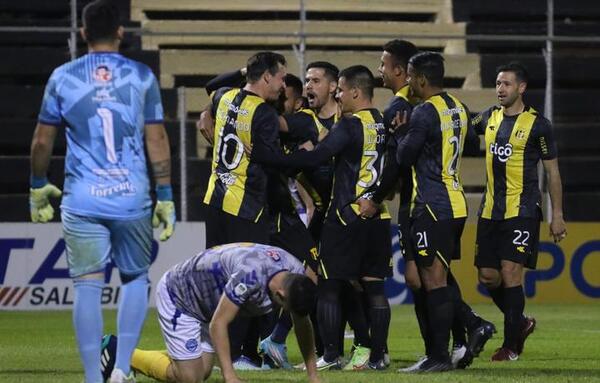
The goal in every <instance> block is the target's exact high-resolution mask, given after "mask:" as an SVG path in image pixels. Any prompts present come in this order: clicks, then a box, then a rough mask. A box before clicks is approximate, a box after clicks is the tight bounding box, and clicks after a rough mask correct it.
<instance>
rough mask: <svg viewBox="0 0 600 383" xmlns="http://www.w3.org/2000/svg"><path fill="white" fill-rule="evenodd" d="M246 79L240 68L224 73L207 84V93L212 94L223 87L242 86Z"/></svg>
mask: <svg viewBox="0 0 600 383" xmlns="http://www.w3.org/2000/svg"><path fill="white" fill-rule="evenodd" d="M245 81H246V77H245V76H244V75H243V74H242V72H241V71H239V70H236V71H234V72H227V73H223V74H220V75H218V76H217V77H215V78H213V79H212V80H210V81H209V82H208V83H207V84H206V93H208V95H209V96H210V95H211V94H212V92H214V91H216V90H217V89H219V88H223V87H231V88H242V86H243V83H244V82H245Z"/></svg>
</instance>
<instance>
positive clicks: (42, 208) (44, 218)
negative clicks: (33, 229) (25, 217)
mask: <svg viewBox="0 0 600 383" xmlns="http://www.w3.org/2000/svg"><path fill="white" fill-rule="evenodd" d="M61 195H62V192H61V191H60V189H59V188H57V187H56V186H54V185H52V184H50V183H47V184H46V185H44V186H42V187H41V188H35V189H34V188H30V189H29V210H30V213H31V221H33V222H40V223H46V222H48V221H50V220H51V219H52V218H53V217H54V208H53V207H52V205H50V202H49V201H48V197H53V198H58V197H60V196H61Z"/></svg>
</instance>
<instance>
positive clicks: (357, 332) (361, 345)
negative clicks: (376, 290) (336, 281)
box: [340, 280, 371, 370]
mask: <svg viewBox="0 0 600 383" xmlns="http://www.w3.org/2000/svg"><path fill="white" fill-rule="evenodd" d="M341 300H342V312H343V314H344V316H345V319H346V320H347V321H348V325H350V327H351V328H352V331H353V332H354V345H353V346H354V347H353V350H352V357H351V358H350V361H349V362H348V363H347V364H346V366H344V370H361V369H364V368H366V367H367V362H368V361H369V354H370V352H371V337H370V335H369V323H368V321H367V316H366V312H365V306H364V304H363V287H362V286H361V285H360V282H358V281H356V280H353V281H344V287H343V288H342V293H341ZM345 323H346V321H345V320H342V321H341V322H340V330H341V332H342V334H341V335H340V343H343V342H344V335H343V333H344V332H345V327H346V326H345ZM342 353H343V347H340V355H342Z"/></svg>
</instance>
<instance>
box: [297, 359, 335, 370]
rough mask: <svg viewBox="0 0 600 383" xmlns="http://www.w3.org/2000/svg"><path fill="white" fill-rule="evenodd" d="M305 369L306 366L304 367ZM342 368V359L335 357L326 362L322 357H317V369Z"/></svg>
mask: <svg viewBox="0 0 600 383" xmlns="http://www.w3.org/2000/svg"><path fill="white" fill-rule="evenodd" d="M304 368H305V369H306V367H304ZM341 369H342V361H341V360H340V358H335V360H333V361H332V362H327V361H326V360H325V358H324V357H320V358H319V359H317V370H318V371H325V370H341Z"/></svg>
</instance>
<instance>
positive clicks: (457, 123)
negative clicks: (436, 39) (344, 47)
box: [397, 52, 477, 372]
mask: <svg viewBox="0 0 600 383" xmlns="http://www.w3.org/2000/svg"><path fill="white" fill-rule="evenodd" d="M407 74H408V78H407V81H408V83H409V86H410V88H411V90H412V91H413V92H414V94H415V95H416V96H417V97H419V98H421V99H422V100H423V101H424V102H423V103H422V104H421V105H419V106H417V107H415V108H414V110H413V112H412V115H411V120H410V124H409V128H408V132H407V133H406V137H405V138H404V139H403V140H402V141H401V142H400V143H399V144H398V151H397V161H398V163H400V164H402V165H403V166H412V169H413V170H412V173H413V180H414V183H413V194H412V201H411V211H410V217H411V224H410V226H411V240H412V242H413V246H414V248H415V261H416V264H417V268H418V270H419V275H420V279H421V282H422V283H423V285H424V287H425V290H426V293H425V295H426V298H425V301H426V305H427V317H428V318H427V320H428V331H429V332H430V334H429V335H428V339H429V341H430V344H429V355H428V358H427V359H426V360H425V361H424V362H423V363H422V364H420V365H419V366H418V368H417V369H416V371H424V372H431V371H447V370H450V369H452V368H453V365H452V364H451V361H450V357H449V354H448V342H449V338H450V328H451V326H452V322H453V318H454V310H455V307H454V305H455V302H458V299H457V297H455V296H453V295H454V292H453V289H452V288H450V287H449V286H448V273H449V267H450V262H451V260H452V259H457V258H459V257H460V237H461V234H462V231H463V227H464V223H465V219H466V216H467V206H466V199H465V196H464V192H463V189H462V185H461V183H460V177H459V176H460V158H461V155H462V152H463V147H464V146H465V141H469V142H467V143H466V145H467V147H471V146H474V147H476V146H477V137H476V136H475V135H474V133H473V134H471V129H470V128H469V113H468V109H467V108H466V106H464V105H463V104H462V103H461V102H460V101H459V100H458V99H456V98H455V97H453V96H452V95H450V94H448V93H446V92H444V90H443V79H444V59H443V58H442V56H441V55H439V54H437V53H432V52H423V53H419V54H417V55H415V56H413V57H411V58H410V60H409V62H408V69H407ZM456 309H459V307H456Z"/></svg>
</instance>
